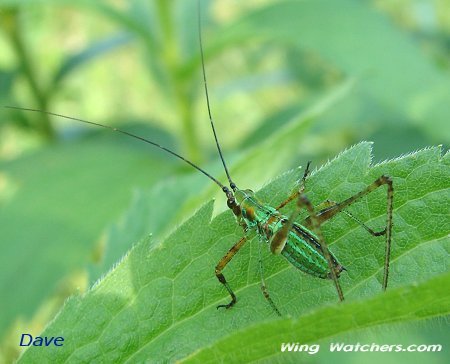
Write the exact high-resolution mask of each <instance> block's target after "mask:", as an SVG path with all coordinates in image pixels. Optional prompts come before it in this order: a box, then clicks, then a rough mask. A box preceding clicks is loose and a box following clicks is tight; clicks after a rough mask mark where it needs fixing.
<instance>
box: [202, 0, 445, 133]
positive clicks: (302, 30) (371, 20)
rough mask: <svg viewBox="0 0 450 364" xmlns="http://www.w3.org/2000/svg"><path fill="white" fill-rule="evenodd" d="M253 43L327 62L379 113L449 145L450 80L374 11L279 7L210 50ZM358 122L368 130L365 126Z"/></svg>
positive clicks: (313, 4)
mask: <svg viewBox="0 0 450 364" xmlns="http://www.w3.org/2000/svg"><path fill="white" fill-rule="evenodd" d="M250 39H252V40H253V41H254V39H261V40H267V39H275V40H276V41H277V42H284V43H287V44H289V45H292V46H294V47H299V48H300V49H301V50H308V51H314V52H317V53H319V54H321V55H322V57H324V58H325V59H326V60H327V61H328V62H329V63H330V64H333V65H335V66H336V67H338V68H339V69H340V70H341V71H342V72H344V74H345V75H346V76H347V77H348V76H353V77H358V78H360V79H361V82H362V86H363V89H364V90H365V92H367V95H368V96H370V97H371V98H373V100H374V102H376V103H377V104H378V107H380V108H382V109H385V110H388V111H390V112H391V113H394V115H396V114H401V115H403V116H404V118H403V120H405V121H407V122H409V123H412V124H413V125H416V126H418V127H420V128H421V129H422V130H423V131H424V132H426V133H428V134H429V135H431V136H433V137H434V138H435V140H436V139H437V140H439V141H448V140H450V129H449V128H447V127H446V125H447V123H448V107H447V105H449V104H450V93H448V89H449V88H450V78H449V77H448V74H444V73H441V72H439V71H438V69H436V67H434V66H433V64H432V63H431V62H430V60H428V59H427V58H426V57H425V56H424V55H423V53H422V52H421V50H420V48H419V47H418V45H417V44H415V43H414V42H413V41H412V40H411V39H410V38H409V37H408V36H407V35H405V34H403V33H402V32H401V31H399V30H398V29H396V28H395V27H393V26H392V24H390V23H389V22H388V20H387V19H386V18H385V17H384V16H383V15H382V14H381V13H379V12H377V11H376V10H375V9H373V8H372V6H371V5H370V3H368V2H361V1H356V0H343V1H339V2H330V1H326V0H314V1H312V0H307V1H281V2H276V3H273V4H270V5H268V6H266V7H261V8H260V9H259V10H256V11H254V12H249V13H246V14H245V15H244V16H243V17H242V18H241V19H240V20H238V21H236V22H234V23H232V24H229V25H228V26H227V27H226V28H223V29H221V30H220V36H218V37H217V38H215V39H214V43H213V44H210V50H211V51H214V52H218V51H219V50H222V49H224V48H227V47H229V46H236V44H239V43H242V42H246V41H248V40H250ZM355 120H356V121H359V123H362V122H363V120H362V119H361V118H360V119H357V118H356V119H355ZM429 120H433V123H430V122H429ZM400 121H401V120H398V119H395V120H394V119H391V122H400Z"/></svg>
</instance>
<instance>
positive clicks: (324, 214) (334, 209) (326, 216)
mask: <svg viewBox="0 0 450 364" xmlns="http://www.w3.org/2000/svg"><path fill="white" fill-rule="evenodd" d="M383 185H386V186H387V206H386V228H385V229H384V230H382V231H379V232H376V231H373V230H372V229H370V228H369V227H367V226H366V225H364V224H362V225H363V227H364V228H365V229H366V230H367V231H368V232H369V233H370V234H372V235H373V236H380V235H385V236H386V247H385V257H384V275H383V283H382V289H383V291H384V290H386V287H387V283H388V277H389V261H390V256H391V240H392V209H393V200H394V187H393V183H392V179H391V178H390V177H389V176H385V175H382V176H381V177H379V178H377V179H376V180H375V181H374V182H372V183H371V184H370V185H369V186H367V187H366V188H365V189H364V190H362V191H360V192H358V193H357V194H355V195H353V196H351V197H349V198H347V199H346V200H344V201H341V202H339V203H336V204H334V205H332V206H330V207H328V208H325V209H323V210H321V211H319V212H318V213H317V214H316V219H317V223H318V225H319V226H320V225H321V224H322V223H323V222H325V221H327V220H330V219H331V218H333V217H334V216H335V215H336V214H338V213H339V212H341V211H343V210H344V209H345V208H346V207H348V206H350V205H351V204H353V203H354V202H355V201H357V200H358V199H360V198H361V197H363V196H366V195H368V194H369V193H371V192H372V191H374V190H376V189H377V188H378V187H381V186H383ZM344 212H345V211H344ZM346 213H347V215H349V216H351V217H353V215H351V214H350V213H348V212H346ZM353 218H355V217H353ZM355 219H356V218H355ZM356 220H357V219H356ZM357 221H358V220H357ZM305 223H306V224H311V223H312V219H311V218H307V219H306V220H305Z"/></svg>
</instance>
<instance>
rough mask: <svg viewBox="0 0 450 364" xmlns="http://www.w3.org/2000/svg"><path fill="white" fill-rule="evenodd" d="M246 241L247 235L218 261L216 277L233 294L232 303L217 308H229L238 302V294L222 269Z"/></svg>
mask: <svg viewBox="0 0 450 364" xmlns="http://www.w3.org/2000/svg"><path fill="white" fill-rule="evenodd" d="M246 242H247V237H246V236H244V237H242V238H241V239H240V240H239V241H238V242H237V243H236V244H234V245H233V246H232V247H231V248H230V250H228V252H227V253H226V254H225V255H224V256H223V258H222V259H220V261H219V263H217V265H216V269H215V274H216V277H217V279H218V280H219V282H220V283H222V284H223V285H224V286H225V288H226V289H227V291H228V293H229V294H230V296H231V301H230V303H228V304H226V305H218V306H217V309H219V308H220V307H224V308H227V309H228V308H231V307H233V306H234V304H235V303H236V295H235V294H234V292H233V290H232V289H231V287H230V285H229V284H228V282H227V280H226V279H225V276H224V275H223V274H222V270H223V269H224V268H225V267H226V265H227V264H228V263H229V262H230V261H231V259H233V257H234V256H235V255H236V253H237V252H238V251H239V249H241V248H242V247H243V246H244V244H245V243H246Z"/></svg>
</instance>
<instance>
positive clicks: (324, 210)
mask: <svg viewBox="0 0 450 364" xmlns="http://www.w3.org/2000/svg"><path fill="white" fill-rule="evenodd" d="M198 37H199V44H200V63H201V70H202V76H203V83H204V92H205V97H206V106H207V111H208V116H209V121H210V124H211V129H212V132H213V136H214V140H215V144H216V147H217V151H218V155H219V157H220V160H221V162H222V165H223V168H224V171H225V174H226V177H227V179H228V186H226V185H225V184H223V183H222V182H220V181H219V180H218V179H217V178H215V177H213V176H212V175H211V174H209V173H208V172H206V171H205V170H204V169H203V168H201V167H199V166H198V165H196V164H194V163H193V162H191V161H190V160H188V159H186V158H184V157H183V156H182V155H180V154H178V153H176V152H174V151H172V150H171V149H168V148H166V147H164V146H162V145H160V144H158V143H156V142H154V141H152V140H150V139H147V138H144V137H141V136H139V135H135V134H132V133H130V132H127V131H125V130H121V129H117V128H114V127H111V126H107V125H103V124H99V123H95V122H91V121H86V120H82V119H78V118H74V117H69V116H64V115H60V114H56V113H53V112H48V111H44V110H36V109H30V108H22V107H12V106H11V107H9V108H13V109H19V110H24V111H34V112H41V113H46V114H49V115H53V116H57V117H62V118H66V119H70V120H75V121H79V122H82V123H86V124H90V125H94V126H97V127H102V128H107V129H109V130H112V131H116V132H118V133H121V134H124V135H127V136H129V137H131V138H134V139H138V140H140V141H142V142H145V143H148V144H151V145H152V146H154V147H156V148H159V149H161V150H163V151H165V152H167V153H169V154H171V155H173V156H175V157H176V158H178V159H180V160H182V161H184V162H185V163H187V164H189V165H190V166H191V167H193V168H194V169H196V170H197V171H199V172H200V173H202V174H203V175H205V176H206V177H208V178H209V179H210V180H211V181H213V182H214V183H215V184H216V185H217V186H219V188H220V189H221V190H222V191H223V193H224V194H225V196H226V203H227V206H228V208H229V209H230V210H231V211H232V213H233V214H234V216H235V218H236V221H237V223H238V224H239V225H240V226H241V227H242V229H243V231H244V235H243V237H242V238H241V239H239V241H238V242H237V243H235V244H234V245H233V246H232V247H231V248H230V249H229V250H228V252H226V253H225V255H224V256H223V257H222V259H221V260H220V261H219V262H218V263H217V265H216V267H215V270H214V274H215V276H216V277H217V279H218V280H219V282H220V283H221V284H222V285H223V286H224V288H225V289H226V291H227V292H228V294H229V297H230V300H229V301H227V302H226V303H223V304H220V305H218V306H217V308H218V309H219V308H225V309H230V308H232V307H233V306H234V305H235V304H236V303H237V297H236V294H235V293H234V291H233V289H232V285H231V284H230V283H229V282H228V281H227V280H226V278H225V276H224V274H223V270H224V268H225V267H226V266H227V264H228V263H229V262H230V261H231V260H232V258H233V257H234V256H235V255H236V254H237V253H238V252H239V250H240V249H241V248H242V247H243V246H244V245H245V243H246V242H247V241H249V240H250V239H249V233H250V232H252V233H254V234H256V235H257V236H258V237H259V240H260V241H261V242H265V243H267V245H268V246H269V248H270V251H271V252H272V253H273V254H276V255H281V256H282V257H283V258H285V259H286V260H287V261H288V262H289V263H290V264H292V265H293V266H294V267H295V268H297V269H299V270H301V271H303V272H304V273H306V274H309V275H311V276H314V277H318V278H322V279H329V280H331V281H332V282H333V284H334V286H335V289H336V291H337V295H338V299H339V300H340V301H343V300H344V294H343V292H342V289H341V286H340V283H339V276H340V274H341V273H342V272H343V271H345V268H344V266H343V265H342V264H341V263H340V262H339V260H338V258H337V257H335V256H334V255H333V253H332V252H331V251H330V250H329V249H328V246H327V243H326V242H325V240H324V237H323V235H322V233H321V225H322V224H323V223H324V222H326V221H327V220H330V219H332V218H333V217H334V216H336V215H337V214H339V213H341V212H343V213H345V214H347V215H348V216H349V217H351V218H353V219H354V220H356V221H357V222H358V223H359V224H360V225H361V226H362V227H363V228H364V229H366V230H367V232H368V233H369V234H371V235H372V236H381V235H383V236H384V237H385V239H384V240H385V257H384V275H383V281H382V284H381V286H382V289H383V290H385V289H386V288H387V285H388V276H389V261H390V250H391V240H392V239H391V236H392V210H393V198H394V190H393V182H392V179H391V178H390V177H389V176H386V175H382V176H380V177H379V178H377V179H376V180H375V181H374V182H372V183H371V184H370V185H368V186H367V187H366V188H364V189H362V190H361V191H360V192H358V193H356V194H354V195H352V196H349V197H348V198H347V199H345V200H343V201H341V202H334V201H325V202H324V203H323V204H322V206H321V207H319V208H314V207H313V205H312V203H311V202H310V200H309V199H308V197H307V195H306V194H305V192H306V184H307V177H308V174H309V166H310V162H308V164H307V166H306V168H305V170H304V172H303V177H302V178H301V179H300V181H299V186H298V188H297V189H296V190H295V192H293V193H292V194H290V195H289V196H288V197H287V198H286V200H285V201H284V202H282V203H281V204H279V205H278V206H276V207H272V206H270V205H269V204H266V203H264V202H262V201H260V200H259V199H258V198H257V197H256V196H255V193H254V192H253V191H252V190H249V189H240V188H238V187H237V185H236V184H235V183H234V181H233V179H232V178H231V175H230V172H229V170H228V167H227V165H226V163H225V159H224V156H223V153H222V150H221V147H220V143H219V138H218V135H217V132H216V128H215V124H214V121H213V117H212V112H211V107H210V100H209V93H208V85H207V78H206V71H205V61H204V54H203V46H202V31H201V21H200V9H199V15H198ZM384 185H386V187H387V198H386V226H385V228H384V229H383V230H381V231H374V230H372V229H371V228H370V227H368V226H367V225H365V224H364V223H363V222H361V221H359V220H358V219H357V218H356V217H354V216H353V215H352V214H350V213H349V212H347V211H346V208H347V207H349V206H350V205H352V204H353V203H354V202H355V201H357V200H359V199H360V198H362V197H364V196H366V195H368V194H370V193H371V192H372V191H374V190H376V189H378V188H379V187H381V186H384ZM290 202H295V209H294V211H293V212H291V213H290V214H289V215H285V214H283V213H282V212H281V210H282V209H283V207H285V206H286V205H287V204H288V203H290ZM301 209H306V211H307V213H308V217H307V218H306V219H305V220H304V221H302V222H297V221H296V220H297V218H298V216H299V213H300V212H301ZM260 273H261V289H262V291H263V294H264V297H265V298H266V299H267V301H268V303H269V304H270V306H271V307H272V309H273V311H274V312H275V313H276V314H277V315H280V316H281V313H280V310H279V309H278V308H277V306H276V304H275V302H274V301H273V300H272V298H271V296H270V294H269V292H268V289H267V287H266V285H265V282H264V277H263V274H262V263H261V260H260Z"/></svg>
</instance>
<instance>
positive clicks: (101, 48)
mask: <svg viewBox="0 0 450 364" xmlns="http://www.w3.org/2000/svg"><path fill="white" fill-rule="evenodd" d="M131 40H133V37H132V36H131V35H130V34H128V33H120V34H116V35H113V36H109V37H108V38H106V39H103V40H101V41H98V42H96V43H94V44H91V45H90V46H89V47H88V48H86V49H85V50H83V51H81V52H79V53H77V54H74V55H72V56H70V57H68V58H67V59H66V60H65V61H64V62H63V64H62V65H61V67H60V68H59V70H58V71H57V72H56V73H55V76H54V77H53V83H52V84H51V85H50V91H52V92H53V91H56V90H55V89H56V88H57V87H58V84H59V83H61V82H62V81H63V79H64V78H65V77H67V76H68V75H69V74H70V73H71V72H72V71H74V70H75V69H76V68H77V67H79V66H82V65H83V64H85V63H87V62H89V61H91V60H93V59H95V58H97V57H100V56H102V55H104V54H105V53H108V52H111V51H113V50H115V49H117V48H119V47H122V46H124V45H125V44H128V43H129V42H130V41H131Z"/></svg>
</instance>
